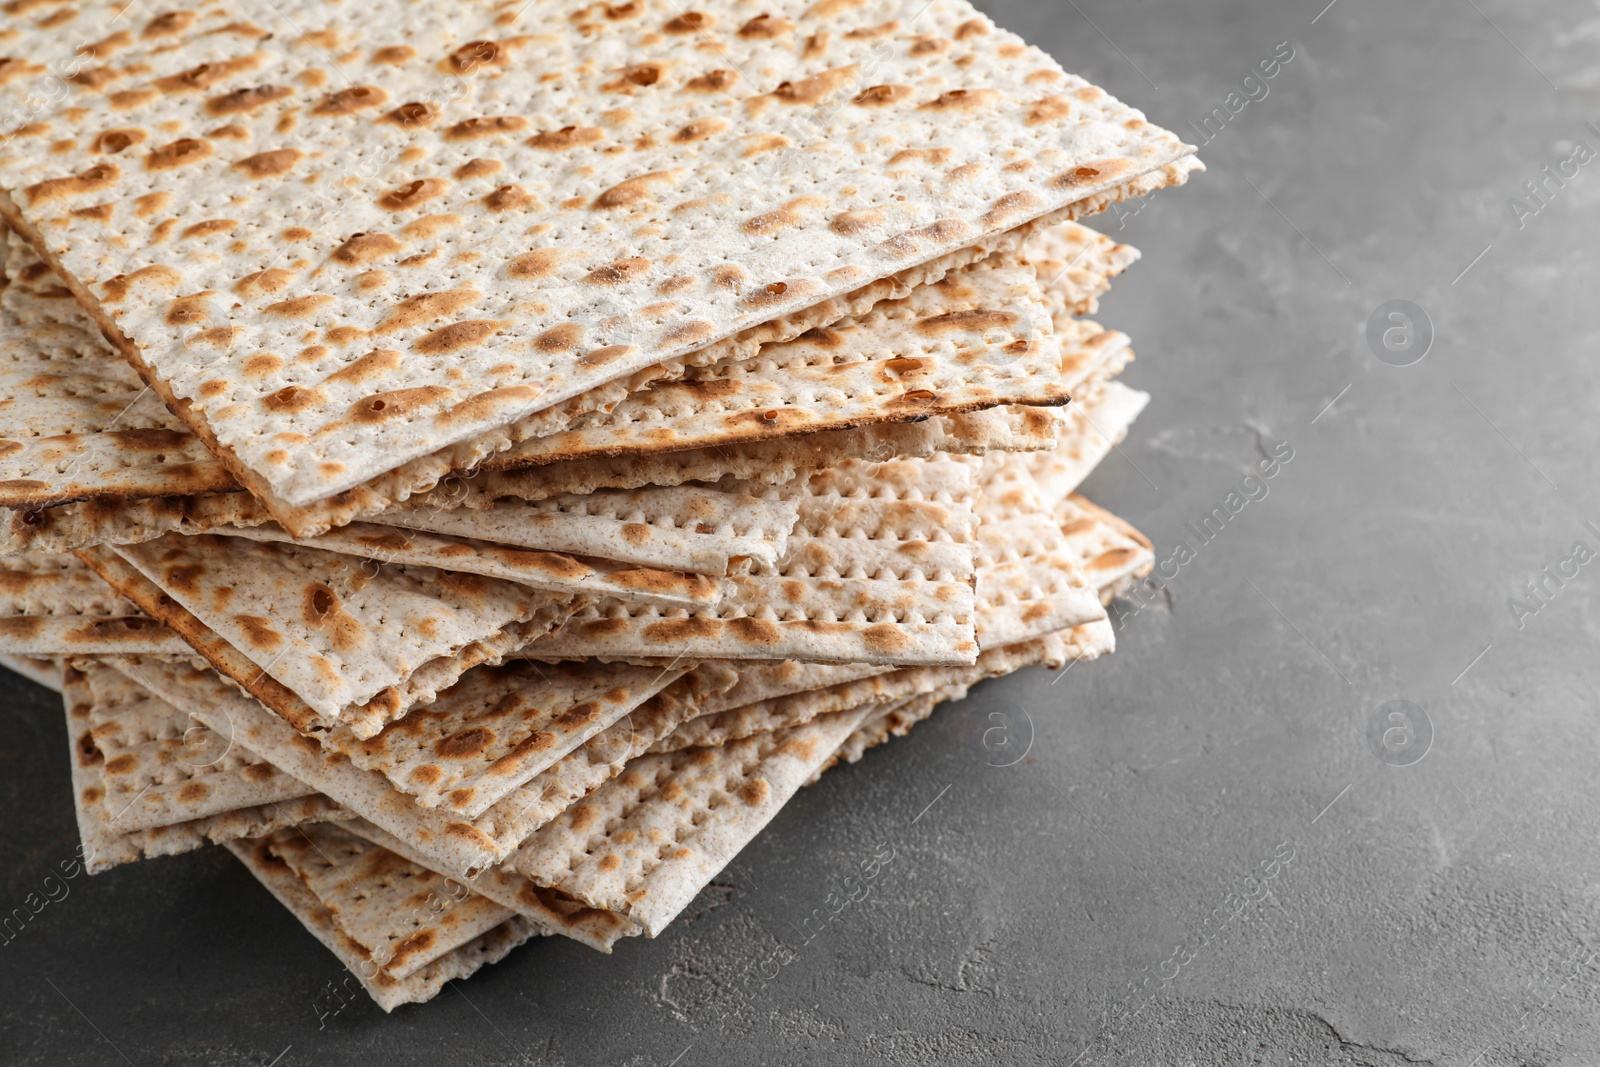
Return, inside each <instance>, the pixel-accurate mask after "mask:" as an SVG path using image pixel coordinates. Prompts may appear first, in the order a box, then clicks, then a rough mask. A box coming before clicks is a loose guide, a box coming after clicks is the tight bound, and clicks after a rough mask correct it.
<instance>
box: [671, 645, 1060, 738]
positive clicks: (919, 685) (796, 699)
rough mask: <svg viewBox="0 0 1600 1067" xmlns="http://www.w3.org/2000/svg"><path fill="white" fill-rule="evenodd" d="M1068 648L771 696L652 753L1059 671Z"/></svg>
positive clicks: (1029, 648)
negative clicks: (1030, 671) (1040, 669)
mask: <svg viewBox="0 0 1600 1067" xmlns="http://www.w3.org/2000/svg"><path fill="white" fill-rule="evenodd" d="M1063 648H1064V646H1063V645H1062V642H1061V640H1060V638H1059V637H1057V636H1056V635H1053V634H1047V635H1046V636H1044V637H1039V638H1034V639H1032V640H1030V641H1023V642H1019V643H1018V644H1015V645H1007V646H1005V647H1003V648H992V649H987V650H985V651H984V652H983V653H982V654H981V655H980V656H979V657H978V662H977V663H975V664H973V665H972V666H970V667H911V668H907V669H905V670H898V671H887V672H884V673H881V674H877V675H873V676H871V677H866V678H853V679H848V680H846V681H842V682H837V683H835V684H832V685H819V686H817V687H815V688H813V689H810V690H806V691H800V692H794V693H786V694H783V695H780V696H775V697H769V698H767V699H765V700H758V701H754V702H752V703H749V704H745V705H743V706H741V707H735V708H731V709H729V710H726V711H720V712H715V713H712V714H706V715H701V716H698V717H696V718H693V719H690V720H689V721H688V722H686V723H684V724H683V725H682V726H679V727H678V728H677V729H676V730H674V731H673V732H672V733H671V734H670V735H668V736H667V737H665V738H662V739H661V740H660V741H658V742H656V743H655V744H654V745H653V746H651V748H650V751H651V752H676V751H678V750H679V749H685V748H694V747H697V746H703V745H725V744H727V743H728V742H730V741H737V740H739V739H741V738H745V737H751V736H753V735H755V734H760V733H765V732H768V731H771V730H779V729H783V728H785V727H789V726H798V725H800V724H801V723H805V722H809V721H810V720H811V719H813V718H816V717H817V716H818V715H826V714H828V713H830V712H835V711H843V710H846V709H848V708H855V707H861V706H862V705H865V704H874V705H876V704H883V703H885V702H889V701H896V700H902V699H905V698H907V697H913V696H917V695H920V694H923V693H930V692H934V691H935V690H938V689H940V688H942V687H945V686H949V685H963V686H967V685H975V684H976V683H977V682H979V681H981V680H983V679H984V678H995V677H999V676H1000V675H1003V674H1010V673H1012V672H1013V671H1017V670H1020V669H1022V668H1023V667H1028V666H1032V665H1033V664H1036V663H1044V664H1047V665H1053V666H1060V665H1061V663H1062V662H1064V652H1063ZM819 680H820V679H819ZM942 699H948V698H942Z"/></svg>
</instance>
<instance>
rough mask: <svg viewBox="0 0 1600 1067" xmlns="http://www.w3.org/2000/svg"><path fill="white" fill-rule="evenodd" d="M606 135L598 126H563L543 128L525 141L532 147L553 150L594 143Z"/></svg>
mask: <svg viewBox="0 0 1600 1067" xmlns="http://www.w3.org/2000/svg"><path fill="white" fill-rule="evenodd" d="M605 135H606V131H605V130H602V129H601V128H600V127H598V126H563V127H561V129H559V130H541V131H539V132H538V133H536V134H534V135H533V136H532V137H530V138H528V139H527V141H525V142H524V143H525V144H527V145H528V146H529V147H530V148H543V149H547V150H549V151H552V152H559V151H563V150H565V149H568V148H576V147H577V146H579V145H585V144H594V143H595V142H596V141H598V140H601V139H602V138H604V137H605Z"/></svg>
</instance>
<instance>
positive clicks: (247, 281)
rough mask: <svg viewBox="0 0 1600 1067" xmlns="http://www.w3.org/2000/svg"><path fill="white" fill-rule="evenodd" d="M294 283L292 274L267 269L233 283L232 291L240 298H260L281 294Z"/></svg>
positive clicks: (270, 268)
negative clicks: (269, 294) (270, 294)
mask: <svg viewBox="0 0 1600 1067" xmlns="http://www.w3.org/2000/svg"><path fill="white" fill-rule="evenodd" d="M292 281H294V273H293V272H292V271H287V270H284V269H283V268H282V267H268V268H267V269H266V270H258V271H256V272H255V273H254V274H246V275H245V276H244V277H243V278H240V279H239V280H238V281H237V282H234V283H233V291H234V292H236V293H238V294H239V295H240V296H246V297H250V296H262V295H265V294H268V293H281V292H283V290H285V289H287V288H288V287H289V283H290V282H292Z"/></svg>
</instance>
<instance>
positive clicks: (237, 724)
mask: <svg viewBox="0 0 1600 1067" xmlns="http://www.w3.org/2000/svg"><path fill="white" fill-rule="evenodd" d="M111 665H112V666H113V667H115V668H116V669H117V670H119V671H123V672H124V673H127V674H129V675H130V676H132V677H134V678H137V679H138V680H140V682H141V684H143V685H145V686H146V687H147V688H149V689H150V690H151V691H152V692H155V693H157V694H158V695H159V696H161V697H162V699H164V700H166V701H168V702H169V703H171V704H173V705H174V706H176V707H178V708H181V709H182V710H183V711H185V712H187V713H188V714H189V715H191V716H193V717H194V718H195V719H196V720H198V721H199V722H200V723H202V724H203V725H205V726H208V727H210V728H211V729H212V730H214V731H216V732H218V733H221V734H224V735H226V736H228V737H230V738H232V740H233V741H234V743H235V744H238V745H242V746H243V747H245V748H247V749H249V750H250V751H251V752H254V753H255V754H256V755H258V756H260V757H262V758H264V759H267V760H269V761H271V762H272V763H273V765H275V766H277V767H278V768H280V769H281V770H283V771H285V772H286V773H288V774H290V775H292V776H293V777H295V778H298V779H299V780H300V781H302V782H305V783H307V784H308V785H310V786H312V787H313V788H315V789H317V790H318V791H319V792H321V793H323V794H325V795H327V796H328V797H330V798H333V799H334V800H335V801H337V802H338V803H339V804H341V805H343V806H344V807H346V808H348V809H349V810H350V811H351V812H353V813H355V814H356V815H359V816H360V817H362V818H364V819H366V820H368V821H369V822H372V823H373V824H375V825H376V826H379V827H381V828H382V829H383V830H385V831H387V832H388V833H391V834H393V835H394V836H396V837H398V838H400V839H401V840H403V841H405V842H406V844H407V845H408V846H409V847H410V848H412V849H414V850H416V852H417V853H418V854H420V855H422V856H424V857H426V862H427V865H428V866H429V867H431V868H432V869H433V870H436V871H440V872H443V873H445V874H448V875H450V876H451V877H455V878H463V879H466V878H471V877H473V876H475V875H476V874H477V873H478V872H480V871H482V870H484V869H485V868H487V867H490V866H492V865H494V864H496V863H498V862H500V861H502V860H504V859H505V858H507V857H508V856H509V855H510V854H511V853H512V851H513V850H515V848H516V847H517V845H518V844H519V843H520V842H521V841H522V840H523V839H524V838H525V837H527V835H528V834H529V833H531V832H532V831H533V830H535V829H537V828H538V827H539V826H541V825H543V823H545V822H546V821H548V820H549V819H550V818H551V817H553V816H554V815H555V814H557V813H558V812H560V811H561V810H562V809H563V808H565V807H566V806H567V805H568V804H570V803H571V802H572V801H573V800H576V799H578V798H579V797H582V796H583V795H584V794H586V793H588V792H590V791H591V790H593V789H595V788H596V787H598V786H599V785H600V784H601V783H602V782H604V781H605V780H606V779H607V778H609V777H611V776H612V775H613V774H615V773H616V772H617V771H618V770H619V769H620V768H621V766H622V765H623V764H624V763H625V762H626V761H627V760H628V759H631V758H633V757H634V756H636V755H638V754H639V753H640V752H642V751H644V749H646V748H648V747H649V746H650V745H651V744H653V743H655V741H657V740H659V739H660V738H661V737H664V736H665V735H666V734H667V733H670V732H671V731H672V729H673V728H674V727H676V726H677V725H678V724H679V723H681V722H683V721H685V720H687V719H689V718H691V717H693V715H694V714H695V713H696V710H697V705H698V703H699V702H700V701H702V700H704V699H705V698H706V697H707V696H708V695H710V694H712V693H715V692H719V691H721V690H722V689H726V688H727V687H728V686H731V685H732V684H733V683H734V681H735V677H736V676H735V675H734V674H733V672H732V671H731V670H729V669H728V668H726V667H725V666H721V665H718V664H709V663H707V664H701V665H700V666H699V667H697V668H695V669H694V670H692V671H690V672H689V673H688V674H686V675H684V676H683V677H682V678H680V679H678V680H677V681H676V682H674V683H673V684H672V685H670V686H668V687H667V688H666V689H665V690H663V691H662V692H659V693H657V694H656V695H655V696H653V697H651V698H650V699H649V700H647V701H645V702H644V704H643V705H641V706H640V707H638V708H636V709H635V710H634V711H632V712H630V713H629V714H627V715H625V716H624V717H623V718H622V719H621V720H619V721H617V722H614V723H612V725H611V726H609V727H607V728H606V729H604V730H602V731H600V732H599V733H598V734H596V735H595V736H593V737H591V738H589V740H587V741H585V742H584V743H583V744H581V745H579V746H578V747H577V748H576V749H574V750H573V751H572V752H570V753H568V754H567V755H566V756H565V757H564V758H562V759H559V760H557V761H555V762H554V763H553V764H552V765H550V766H549V767H547V768H546V769H545V770H543V771H541V772H540V773H539V774H537V775H535V776H534V777H533V778H532V779H531V780H529V781H527V782H525V783H523V784H522V785H520V786H518V787H516V788H515V789H512V790H511V791H510V792H509V793H508V794H507V795H506V796H504V797H502V798H501V799H500V800H498V801H497V802H495V803H494V804H493V805H491V806H490V807H489V809H488V810H486V811H485V812H484V813H483V814H482V815H480V816H478V817H477V818H476V819H472V820H468V819H466V818H463V817H462V816H460V815H456V814H455V813H453V812H450V811H449V810H447V809H443V808H424V807H421V806H420V805H418V804H417V803H416V798H415V797H412V796H409V795H407V794H405V793H401V792H400V791H399V790H397V789H396V788H395V787H394V785H393V783H391V782H390V781H389V780H388V779H386V778H385V777H384V776H383V775H382V774H379V773H377V772H376V771H368V770H363V769H362V768H360V767H357V766H355V765H354V764H353V763H351V762H350V760H349V759H348V758H347V757H346V756H344V755H342V754H340V753H337V752H334V751H332V750H330V749H325V748H323V747H322V746H321V745H319V744H318V743H317V742H315V741H313V740H312V739H310V738H308V737H306V736H305V735H303V734H301V733H299V732H298V731H296V730H295V729H294V728H293V727H291V726H290V725H289V724H288V723H287V722H285V721H284V720H283V719H282V718H280V717H279V716H277V715H275V714H273V713H272V712H271V711H269V710H268V709H267V708H266V706H265V705H263V704H262V703H261V702H260V701H258V700H255V699H253V698H251V697H249V696H247V695H245V694H243V693H241V692H239V690H237V689H236V688H234V687H233V686H231V685H230V684H228V682H226V681H225V680H223V678H222V677H221V676H219V675H218V674H217V673H216V672H215V671H212V670H209V669H206V668H200V667H196V666H194V665H193V664H190V663H184V662H174V661H166V660H157V659H153V658H149V657H119V658H116V659H113V660H112V661H111Z"/></svg>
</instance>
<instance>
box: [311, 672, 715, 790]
mask: <svg viewBox="0 0 1600 1067" xmlns="http://www.w3.org/2000/svg"><path fill="white" fill-rule="evenodd" d="M685 673H686V668H683V667H678V668H672V669H665V670H664V669H661V668H657V667H609V666H603V665H600V664H594V665H590V664H582V663H568V664H547V665H543V666H541V665H540V664H537V663H534V662H531V661H528V660H522V661H514V662H508V663H504V664H500V665H495V666H489V665H485V666H481V667H475V668H473V669H472V670H470V671H468V672H467V673H466V674H464V675H463V676H462V678H461V680H460V681H458V682H457V683H456V684H455V685H453V686H451V687H450V688H449V689H446V690H445V691H444V692H443V693H440V694H439V697H438V699H437V700H435V701H434V702H433V703H432V704H430V705H428V706H427V707H425V708H418V709H415V710H413V711H412V712H411V713H410V714H409V715H407V716H406V717H405V718H404V719H401V720H400V721H399V722H394V723H390V724H389V725H388V726H386V727H385V728H384V729H383V731H382V732H381V733H379V734H378V735H377V736H376V737H372V738H369V739H367V740H365V741H362V740H358V739H356V738H355V737H353V736H351V735H349V732H348V731H344V730H334V731H332V732H330V733H329V734H328V735H327V736H326V737H324V738H323V745H324V747H326V748H329V749H332V750H333V751H335V752H339V753H342V754H343V755H345V756H347V757H348V758H349V759H350V762H351V763H353V764H355V765H356V766H357V767H360V768H362V769H364V770H369V771H377V772H378V773H380V774H382V775H384V776H385V777H386V778H388V779H389V781H390V782H391V783H393V784H394V787H395V788H396V789H399V790H400V791H402V792H405V793H409V794H411V795H412V796H414V797H415V798H416V801H417V803H418V804H419V805H421V806H422V807H425V808H435V807H443V808H445V809H446V810H448V811H453V812H455V813H457V814H459V815H462V816H465V817H466V818H469V819H470V818H476V817H477V816H479V815H481V814H483V812H484V811H486V810H487V809H488V808H489V806H490V805H492V804H493V803H494V802H495V801H497V800H499V799H501V798H502V797H504V796H505V795H506V794H507V793H509V792H511V790H513V789H515V788H516V787H517V786H519V785H522V784H523V783H524V782H526V781H528V780H529V779H530V778H532V777H533V776H534V775H536V774H538V773H539V772H540V771H542V770H544V769H545V768H546V767H548V766H550V765H551V764H553V763H554V762H555V761H556V760H558V759H560V758H561V757H563V756H565V755H566V754H567V753H569V752H571V751H572V750H573V749H575V748H577V747H578V746H579V745H581V744H583V743H584V742H585V741H587V740H588V739H589V738H591V737H593V736H594V735H595V734H597V733H599V732H600V731H601V730H604V729H605V728H606V727H608V726H610V725H611V724H612V723H614V722H616V721H617V720H618V719H621V718H622V717H623V716H625V715H627V714H628V713H629V712H631V711H633V710H634V709H635V708H637V707H638V706H639V705H640V704H642V703H644V702H645V701H646V700H648V699H649V698H650V697H652V696H654V695H655V694H656V693H658V692H659V691H661V690H662V689H664V688H666V687H667V686H669V685H671V684H672V683H673V682H675V681H677V680H678V679H679V678H681V677H682V676H683V675H684V674H685Z"/></svg>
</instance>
